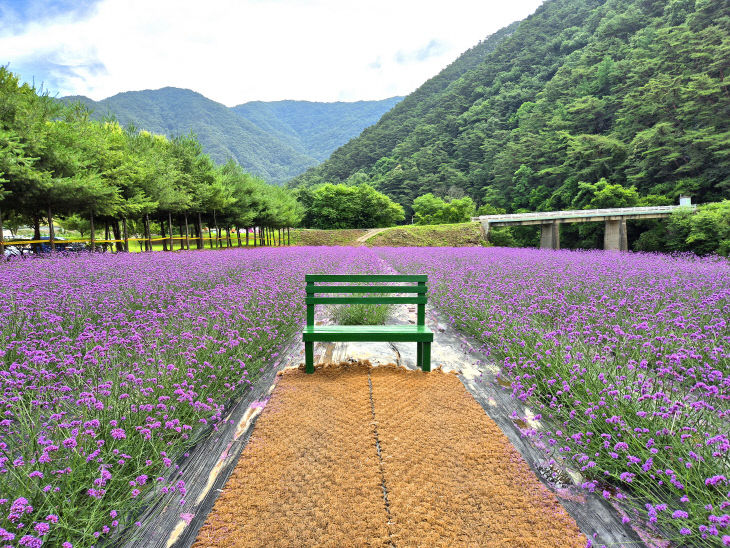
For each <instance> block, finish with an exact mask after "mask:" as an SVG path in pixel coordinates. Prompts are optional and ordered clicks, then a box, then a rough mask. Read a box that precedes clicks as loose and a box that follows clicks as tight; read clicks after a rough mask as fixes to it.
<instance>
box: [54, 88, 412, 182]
mask: <svg viewBox="0 0 730 548" xmlns="http://www.w3.org/2000/svg"><path fill="white" fill-rule="evenodd" d="M399 99H400V98H398V97H394V98H391V99H385V100H382V101H361V102H356V103H309V102H306V101H277V102H274V103H264V102H256V103H246V104H244V105H239V106H238V107H234V108H228V107H226V106H225V105H222V104H220V103H217V102H215V101H212V100H210V99H207V98H206V97H204V96H203V95H201V94H199V93H196V92H194V91H190V90H187V89H179V88H171V87H167V88H162V89H158V90H145V91H130V92H125V93H119V94H117V95H114V96H113V97H109V98H107V99H103V100H101V101H92V100H91V99H88V98H87V97H78V96H74V97H65V98H64V99H63V100H64V101H66V102H70V101H81V102H82V103H84V104H86V105H87V106H89V107H90V108H91V109H92V110H93V117H94V118H96V119H100V118H103V117H105V116H108V115H113V116H115V117H116V118H117V119H118V120H119V122H120V123H121V124H123V125H127V124H133V125H135V126H137V127H139V128H142V129H146V130H148V131H151V132H153V133H160V134H164V135H168V136H175V135H181V134H187V133H189V132H191V131H192V132H193V133H195V134H196V135H197V137H198V140H199V141H200V143H201V144H202V145H203V150H204V151H205V152H206V153H207V154H209V155H210V156H211V158H212V159H213V160H214V161H215V162H217V163H219V164H222V163H224V162H226V161H227V160H228V159H229V158H234V159H235V160H237V161H238V163H239V164H241V166H242V167H243V168H244V169H245V170H246V171H248V172H250V173H252V174H255V175H259V176H261V177H263V178H264V179H266V180H268V181H270V182H282V181H285V180H287V179H290V178H291V177H294V176H295V175H298V174H300V173H302V172H303V171H304V170H306V169H307V168H308V167H311V166H314V165H316V164H317V163H319V162H320V161H321V160H322V159H324V158H326V157H327V156H328V155H329V154H330V153H331V152H332V151H333V150H334V149H335V148H337V147H338V146H340V145H342V144H343V143H345V142H347V141H348V140H349V139H351V138H353V137H355V136H357V135H358V134H359V133H360V132H361V131H362V129H363V128H364V127H367V126H368V125H371V124H373V123H375V122H376V121H377V120H378V118H379V117H380V116H381V115H382V114H383V112H386V111H387V110H389V109H390V108H391V107H392V105H393V104H395V103H396V102H397V101H398V100H399ZM338 119H339V120H341V121H342V123H336V120H338Z"/></svg>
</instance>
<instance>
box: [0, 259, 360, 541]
mask: <svg viewBox="0 0 730 548" xmlns="http://www.w3.org/2000/svg"><path fill="white" fill-rule="evenodd" d="M343 263H345V264H346V263H347V254H346V253H345V252H344V250H343V249H342V248H339V249H330V250H329V251H328V252H327V253H323V254H320V255H314V254H312V253H311V251H308V250H306V249H287V250H281V249H262V250H258V251H255V252H249V251H247V250H241V251H239V250H231V251H225V252H217V253H184V254H160V253H155V254H139V255H137V254H130V255H124V254H120V255H112V256H101V255H94V256H88V255H86V256H83V257H82V256H79V257H75V258H73V259H72V258H68V257H58V258H44V259H37V260H36V259H30V260H24V261H17V262H11V263H6V264H3V265H1V266H0V288H2V289H0V358H1V359H2V364H3V365H2V366H1V367H0V408H1V409H2V417H0V418H1V419H2V420H1V421H0V539H2V540H3V541H4V544H9V545H19V546H40V545H41V544H43V545H48V546H64V547H67V546H71V545H72V546H89V545H92V544H94V542H96V541H97V539H101V540H103V539H104V538H107V537H108V536H109V535H111V534H113V533H114V532H115V530H116V529H119V528H121V527H123V526H125V525H128V524H129V523H128V522H129V521H133V519H134V517H133V516H134V515H135V509H136V508H138V507H139V506H140V505H141V504H143V503H144V502H143V501H144V500H147V502H149V498H150V497H151V496H164V497H170V500H174V502H175V503H178V501H179V500H180V499H183V500H184V497H185V484H184V481H183V480H181V479H179V478H175V468H176V466H177V463H178V462H179V459H181V458H184V454H185V451H186V450H187V449H189V448H190V447H191V446H192V445H193V444H194V443H195V441H196V439H197V438H199V437H200V436H201V435H202V434H203V433H205V432H206V431H208V430H209V428H210V427H211V426H212V427H215V425H216V423H218V422H219V421H220V420H221V415H222V413H223V411H224V408H225V407H226V404H227V403H228V402H229V401H230V400H231V399H232V398H233V397H234V396H235V395H237V394H240V393H241V391H242V390H245V387H246V385H248V384H251V383H252V382H254V381H255V379H256V377H257V375H258V374H259V371H260V369H261V368H263V367H266V366H270V365H271V364H272V363H274V362H275V361H276V356H277V352H278V350H279V349H280V346H281V345H282V344H283V343H285V342H286V341H287V340H288V339H289V338H290V336H291V335H292V334H293V333H294V332H295V331H296V330H298V329H299V326H300V324H301V322H302V319H303V316H304V298H303V278H304V274H305V273H309V272H332V271H336V270H337V269H338V268H341V266H342V264H343Z"/></svg>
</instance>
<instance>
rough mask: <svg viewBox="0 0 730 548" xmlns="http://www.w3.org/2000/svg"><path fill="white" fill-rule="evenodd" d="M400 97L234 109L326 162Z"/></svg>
mask: <svg viewBox="0 0 730 548" xmlns="http://www.w3.org/2000/svg"><path fill="white" fill-rule="evenodd" d="M402 99H403V97H391V98H389V99H383V100H381V101H356V102H352V103H344V102H336V103H316V102H311V101H271V102H264V101H251V102H248V103H244V104H242V105H238V106H235V107H233V110H234V111H235V112H236V113H237V114H239V115H241V116H243V117H244V118H246V119H247V120H250V121H251V122H253V123H254V124H256V125H257V126H259V127H260V128H262V129H267V130H270V131H272V132H277V133H284V134H286V135H288V136H290V137H291V139H290V141H288V142H289V143H290V144H291V145H292V146H294V147H295V148H297V149H298V150H301V151H302V152H304V153H305V154H307V155H309V156H311V157H313V158H315V159H317V160H319V161H320V162H321V161H323V160H326V159H327V158H328V157H329V155H330V154H331V153H332V151H334V150H335V149H336V148H338V147H339V146H341V145H343V144H344V143H346V142H347V141H349V140H350V139H352V138H353V137H355V136H357V135H360V133H361V132H362V130H364V129H365V128H366V127H368V126H371V125H373V124H375V123H376V122H377V121H378V120H379V119H380V117H381V116H382V115H383V113H385V112H387V111H389V110H390V109H391V108H392V107H393V106H395V105H396V104H397V103H398V102H399V101H401V100H402Z"/></svg>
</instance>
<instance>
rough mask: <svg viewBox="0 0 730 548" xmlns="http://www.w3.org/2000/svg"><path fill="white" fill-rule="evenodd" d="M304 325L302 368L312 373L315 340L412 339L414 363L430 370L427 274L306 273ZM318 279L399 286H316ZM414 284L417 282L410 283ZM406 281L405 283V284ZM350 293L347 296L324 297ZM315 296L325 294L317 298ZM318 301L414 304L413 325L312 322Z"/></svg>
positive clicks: (367, 340)
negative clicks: (392, 294)
mask: <svg viewBox="0 0 730 548" xmlns="http://www.w3.org/2000/svg"><path fill="white" fill-rule="evenodd" d="M305 281H306V282H307V300H306V303H307V326H306V327H305V328H304V331H303V333H302V338H303V339H304V355H305V371H306V372H307V373H314V343H315V342H414V343H416V345H417V346H416V365H417V366H418V367H420V368H421V369H423V371H430V370H431V343H432V342H433V332H432V331H431V330H430V329H429V328H428V327H426V300H427V297H426V281H428V276H426V275H414V276H409V275H403V274H394V275H391V274H372V275H371V274H357V275H347V274H307V275H306V276H305ZM317 282H339V283H347V284H362V283H371V282H387V283H398V284H400V285H317ZM413 283H415V284H416V285H412V284H413ZM404 284H406V285H404ZM368 293H380V294H382V293H414V295H413V296H408V297H392V296H383V295H371V296H368V295H367V294H368ZM327 294H330V295H332V294H339V295H342V294H350V295H351V296H349V297H343V296H336V297H333V296H326V295H327ZM317 295H325V296H322V297H318V296H317ZM318 304H415V305H418V313H417V315H416V316H417V321H416V325H314V307H315V305H318Z"/></svg>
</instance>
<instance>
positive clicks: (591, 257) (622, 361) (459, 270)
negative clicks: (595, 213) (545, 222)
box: [377, 248, 730, 546]
mask: <svg viewBox="0 0 730 548" xmlns="http://www.w3.org/2000/svg"><path fill="white" fill-rule="evenodd" d="M377 252H378V254H379V255H380V256H381V257H383V258H384V259H385V260H386V261H388V262H389V263H391V264H393V265H394V266H395V267H396V268H397V269H398V270H400V271H402V272H413V273H415V272H419V273H420V272H425V273H428V275H429V288H430V294H431V297H430V299H431V301H432V302H433V303H434V305H435V306H437V307H438V308H440V309H441V310H442V311H443V312H445V313H446V314H447V316H448V317H449V320H450V322H452V323H453V324H454V325H455V326H456V327H457V328H459V329H460V330H462V331H464V332H468V333H470V334H472V335H474V336H475V337H476V338H477V339H478V340H479V341H481V343H482V344H483V346H482V350H483V351H484V352H485V353H487V354H489V355H490V357H491V359H492V361H494V363H496V364H497V365H499V366H500V367H501V368H502V374H503V375H504V377H505V380H506V381H507V382H510V383H511V386H512V393H513V396H514V397H515V398H519V399H520V400H522V401H524V402H525V403H526V404H527V405H529V406H530V408H531V409H532V410H533V412H534V413H536V414H537V415H536V418H537V419H545V424H546V425H553V427H552V428H548V429H544V430H543V429H541V430H539V431H534V430H532V431H528V435H533V436H536V437H537V438H538V439H539V443H540V444H542V445H543V446H544V448H545V450H546V452H548V453H549V454H551V455H552V456H553V457H554V458H556V459H558V458H561V459H567V460H568V461H569V463H570V464H571V465H572V467H573V468H576V469H578V470H580V471H581V473H582V474H583V476H584V478H585V482H584V484H583V486H584V487H585V488H586V489H589V490H591V491H598V493H601V494H602V495H603V496H604V497H605V498H607V499H619V500H623V502H624V503H626V504H625V506H627V507H629V508H632V510H629V511H628V512H627V514H626V515H625V516H624V521H626V520H631V519H636V518H640V519H641V520H642V521H646V522H648V523H650V524H653V525H652V526H653V527H654V528H655V531H656V533H657V534H658V535H660V536H662V537H663V538H670V539H672V540H674V542H675V543H676V545H679V546H689V545H697V546H704V545H730V492H729V491H730V480H729V479H728V478H730V438H729V434H730V263H728V262H727V261H725V260H719V259H711V258H710V259H699V258H690V257H671V256H666V255H649V254H628V253H622V254H617V253H605V252H600V251H599V252H571V251H558V252H552V251H549V252H542V251H538V250H528V249H522V250H515V249H506V248H502V249H500V248H491V249H480V248H470V249H469V248H462V249H458V250H455V249H449V250H444V249H418V250H413V249H408V250H406V249H382V248H381V249H378V250H377ZM515 418H517V417H515Z"/></svg>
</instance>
